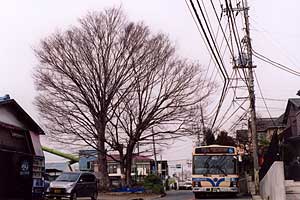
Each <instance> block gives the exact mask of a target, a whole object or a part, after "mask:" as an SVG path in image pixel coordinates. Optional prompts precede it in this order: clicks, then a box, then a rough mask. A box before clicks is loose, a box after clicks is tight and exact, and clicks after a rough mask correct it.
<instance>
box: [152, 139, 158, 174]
mask: <svg viewBox="0 0 300 200" xmlns="http://www.w3.org/2000/svg"><path fill="white" fill-rule="evenodd" d="M152 142H153V154H154V166H155V175H157V159H156V149H155V139H154V135H153V136H152Z"/></svg>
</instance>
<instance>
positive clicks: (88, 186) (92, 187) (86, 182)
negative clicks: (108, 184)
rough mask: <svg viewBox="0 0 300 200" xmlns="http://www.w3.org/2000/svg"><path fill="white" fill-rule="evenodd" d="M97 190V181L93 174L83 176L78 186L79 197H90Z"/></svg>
mask: <svg viewBox="0 0 300 200" xmlns="http://www.w3.org/2000/svg"><path fill="white" fill-rule="evenodd" d="M96 189H97V185H96V179H95V176H94V175H93V174H81V176H80V178H79V181H78V183H77V186H76V191H77V196H78V197H90V196H92V195H93V194H94V192H95V191H96Z"/></svg>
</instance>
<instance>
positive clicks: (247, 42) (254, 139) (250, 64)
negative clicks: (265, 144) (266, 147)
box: [242, 0, 259, 194]
mask: <svg viewBox="0 0 300 200" xmlns="http://www.w3.org/2000/svg"><path fill="white" fill-rule="evenodd" d="M242 5H243V11H244V19H245V33H246V35H245V37H244V38H243V42H244V44H245V46H246V58H247V62H246V66H245V67H246V68H247V69H248V78H249V81H248V84H249V85H248V90H249V97H250V115H251V118H250V119H251V133H252V147H253V165H254V166H253V167H254V182H255V192H256V194H258V193H259V177H258V170H259V166H258V156H257V133H256V111H255V93H254V78H253V68H254V66H253V62H252V46H251V38H250V29H249V15H248V10H249V7H248V2H247V0H242Z"/></svg>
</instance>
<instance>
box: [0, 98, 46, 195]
mask: <svg viewBox="0 0 300 200" xmlns="http://www.w3.org/2000/svg"><path fill="white" fill-rule="evenodd" d="M43 134H44V131H43V130H42V129H41V128H40V127H39V126H38V124H37V123H36V122H35V121H34V120H33V119H32V118H31V117H30V116H29V115H28V114H27V113H26V112H25V111H24V110H23V109H22V107H21V106H20V105H19V104H18V103H17V102H16V101H15V100H13V99H10V97H9V96H8V95H6V96H5V97H2V98H0V160H1V162H0V177H1V178H0V199H18V198H22V199H32V196H35V195H41V192H42V191H43V187H44V185H43V179H42V173H43V171H44V155H43V151H42V148H41V144H40V139H39V136H40V135H43Z"/></svg>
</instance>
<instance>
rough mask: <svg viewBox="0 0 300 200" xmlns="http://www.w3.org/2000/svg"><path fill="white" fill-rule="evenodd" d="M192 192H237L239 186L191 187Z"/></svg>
mask: <svg viewBox="0 0 300 200" xmlns="http://www.w3.org/2000/svg"><path fill="white" fill-rule="evenodd" d="M193 192H209V193H213V192H215V193H217V192H230V193H231V192H232V193H238V192H239V188H237V187H193Z"/></svg>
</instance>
